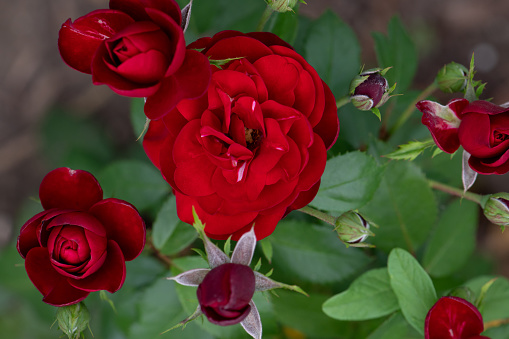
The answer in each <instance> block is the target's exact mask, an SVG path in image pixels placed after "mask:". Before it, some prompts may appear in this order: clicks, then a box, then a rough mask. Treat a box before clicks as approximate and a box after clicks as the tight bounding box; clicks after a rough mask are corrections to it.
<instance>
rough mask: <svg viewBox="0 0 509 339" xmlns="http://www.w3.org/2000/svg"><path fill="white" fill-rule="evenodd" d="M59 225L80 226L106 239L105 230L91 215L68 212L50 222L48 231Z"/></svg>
mask: <svg viewBox="0 0 509 339" xmlns="http://www.w3.org/2000/svg"><path fill="white" fill-rule="evenodd" d="M61 225H75V226H81V227H83V228H84V229H86V230H88V231H90V232H93V233H95V234H97V235H98V236H102V237H106V230H105V229H104V226H103V225H102V224H101V222H100V221H99V220H97V218H95V217H94V216H93V215H91V214H89V213H86V212H69V213H65V214H61V215H58V216H56V217H55V218H53V219H52V220H51V221H50V223H49V224H48V226H47V228H48V229H50V228H51V227H55V226H61Z"/></svg>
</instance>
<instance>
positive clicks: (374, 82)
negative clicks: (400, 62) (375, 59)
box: [349, 68, 395, 115]
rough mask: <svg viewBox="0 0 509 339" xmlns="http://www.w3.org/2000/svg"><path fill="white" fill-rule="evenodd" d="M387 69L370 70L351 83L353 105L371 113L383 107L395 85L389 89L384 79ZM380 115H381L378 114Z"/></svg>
mask: <svg viewBox="0 0 509 339" xmlns="http://www.w3.org/2000/svg"><path fill="white" fill-rule="evenodd" d="M388 70H389V68H386V69H383V70H382V69H380V68H375V69H370V70H367V71H365V72H362V73H361V74H359V75H357V76H356V77H355V78H354V79H353V80H352V82H351V83H350V92H349V93H350V99H351V101H352V104H353V105H354V106H355V107H357V108H358V109H360V110H362V111H369V110H373V109H376V108H378V107H380V106H382V105H383V104H384V103H386V102H387V100H388V99H389V97H390V94H391V92H392V91H394V88H395V85H394V86H392V87H389V83H388V81H387V79H385V78H384V75H385V73H386V72H387V71H388ZM377 115H379V114H377Z"/></svg>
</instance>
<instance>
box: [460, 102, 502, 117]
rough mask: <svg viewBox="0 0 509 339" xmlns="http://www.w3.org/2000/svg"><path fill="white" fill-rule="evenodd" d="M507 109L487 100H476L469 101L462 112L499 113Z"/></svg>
mask: <svg viewBox="0 0 509 339" xmlns="http://www.w3.org/2000/svg"><path fill="white" fill-rule="evenodd" d="M507 111H509V109H507V108H504V107H501V106H498V105H495V104H493V103H491V102H489V101H484V100H477V101H473V102H471V103H470V105H468V106H466V107H465V109H464V110H463V112H462V113H464V114H466V113H481V114H488V115H493V114H500V113H503V112H507Z"/></svg>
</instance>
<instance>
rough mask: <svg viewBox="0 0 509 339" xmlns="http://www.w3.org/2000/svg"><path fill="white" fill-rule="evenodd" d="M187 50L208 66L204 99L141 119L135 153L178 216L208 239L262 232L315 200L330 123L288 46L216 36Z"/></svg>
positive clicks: (326, 100)
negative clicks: (168, 189) (169, 193)
mask: <svg viewBox="0 0 509 339" xmlns="http://www.w3.org/2000/svg"><path fill="white" fill-rule="evenodd" d="M189 48H195V49H200V50H202V53H204V55H205V56H207V57H208V58H210V59H213V60H225V59H230V58H237V59H235V60H232V61H230V62H228V63H226V64H225V65H222V66H221V68H218V67H216V66H211V68H212V72H213V73H212V80H211V83H210V86H209V89H208V92H207V93H206V94H205V95H204V96H202V97H201V98H199V99H195V100H184V101H182V102H181V103H179V104H178V105H177V107H176V108H175V109H174V110H173V111H172V112H171V113H170V114H168V115H166V116H165V117H164V119H161V120H158V121H151V123H150V126H149V129H148V132H147V134H146V136H145V138H144V147H145V151H146V153H147V155H148V156H149V158H150V159H151V160H152V162H153V163H154V164H155V165H156V166H157V167H158V168H159V169H160V170H161V172H162V174H163V176H164V178H165V179H166V181H168V183H170V185H171V186H172V187H173V189H174V191H175V195H176V198H177V210H178V214H179V217H180V218H181V219H182V220H183V221H185V222H187V223H192V222H193V216H192V213H191V211H192V206H194V207H195V209H196V211H197V213H198V215H199V216H200V218H201V219H202V220H203V221H204V223H205V224H206V227H205V232H206V233H207V235H208V236H209V237H211V238H214V239H226V238H228V237H229V236H230V235H233V239H234V240H236V239H238V238H239V237H240V236H241V235H242V234H243V233H244V232H246V231H248V230H249V229H250V228H251V226H252V225H253V223H254V225H255V231H256V235H257V237H258V239H262V238H264V237H266V236H268V235H269V234H271V233H272V232H273V230H274V228H275V226H276V224H277V222H278V221H279V220H280V219H281V218H282V217H283V216H284V215H285V214H286V213H288V212H290V211H292V210H294V209H298V208H301V207H303V206H305V205H307V204H308V203H309V202H310V201H311V200H312V199H313V198H314V196H315V195H316V192H317V191H318V188H319V185H320V177H321V175H322V174H323V171H324V168H325V162H326V159H327V155H326V151H327V149H329V148H330V147H331V146H332V144H333V143H334V142H335V141H336V138H337V135H338V132H339V121H338V116H337V109H336V103H335V99H334V96H333V95H332V93H331V91H330V89H329V87H328V86H327V85H326V84H325V83H324V82H323V81H322V80H321V79H320V77H319V76H318V74H317V73H316V71H315V70H314V69H313V68H312V67H311V66H310V65H309V64H308V63H307V62H306V61H305V60H304V59H303V58H302V57H301V56H300V55H299V54H297V53H296V52H295V51H294V50H293V49H292V48H291V46H289V45H288V44H287V43H285V42H284V41H283V40H281V39H279V38H278V37H277V36H276V35H274V34H271V33H249V34H243V33H240V32H236V31H223V32H220V33H218V34H216V35H215V36H214V37H212V38H202V39H199V40H198V41H196V42H195V43H193V44H191V45H190V46H189Z"/></svg>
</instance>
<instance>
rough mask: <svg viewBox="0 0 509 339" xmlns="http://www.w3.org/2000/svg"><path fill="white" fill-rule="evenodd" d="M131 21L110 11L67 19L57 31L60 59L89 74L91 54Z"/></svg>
mask: <svg viewBox="0 0 509 339" xmlns="http://www.w3.org/2000/svg"><path fill="white" fill-rule="evenodd" d="M132 22H134V20H133V19H132V18H131V17H129V16H128V15H127V14H125V13H122V12H119V11H112V10H97V11H93V12H91V13H89V14H87V15H85V16H82V17H81V18H78V19H77V20H75V21H74V23H73V22H71V19H69V20H67V21H66V22H65V23H64V24H63V25H62V27H61V28H60V32H59V34H58V49H59V51H60V55H61V56H62V59H63V60H64V61H65V62H66V63H67V64H68V65H69V66H71V67H72V68H74V69H76V70H78V71H80V72H84V73H88V74H91V72H92V71H91V65H92V57H93V56H94V53H95V52H96V50H97V48H98V47H99V45H101V44H102V42H103V41H104V40H105V39H108V38H111V37H112V36H113V35H115V33H116V32H118V31H120V30H121V29H123V28H124V27H126V26H127V25H129V24H130V23H132Z"/></svg>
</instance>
